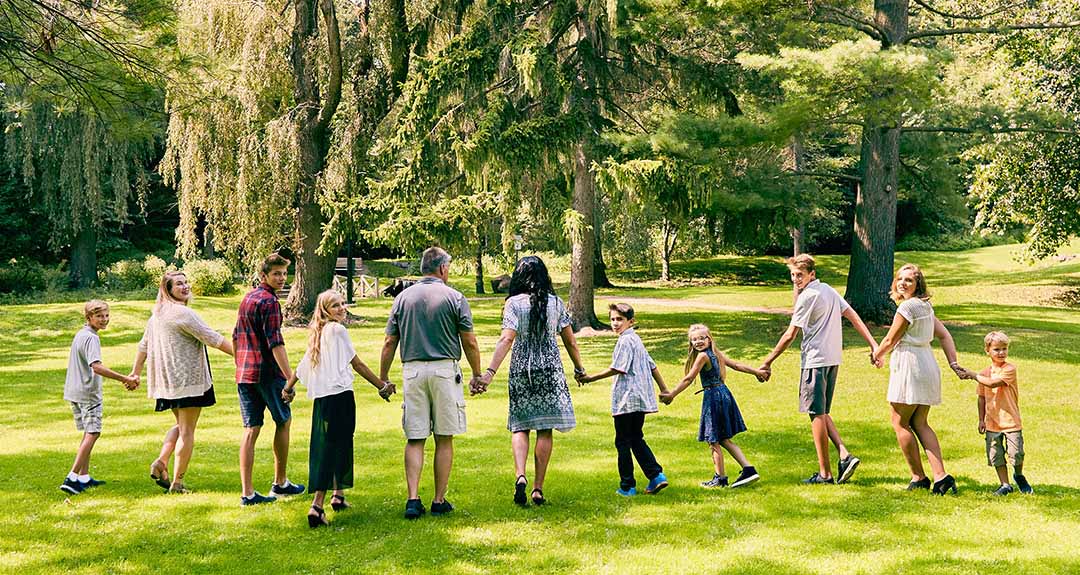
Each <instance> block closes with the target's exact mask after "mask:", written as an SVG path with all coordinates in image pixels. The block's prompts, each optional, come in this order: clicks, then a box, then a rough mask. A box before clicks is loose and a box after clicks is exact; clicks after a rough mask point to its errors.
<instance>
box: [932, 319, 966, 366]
mask: <svg viewBox="0 0 1080 575" xmlns="http://www.w3.org/2000/svg"><path fill="white" fill-rule="evenodd" d="M934 337H936V338H937V339H938V341H939V342H941V351H944V352H945V359H947V360H949V367H951V368H952V370H953V373H955V374H956V376H957V377H959V378H960V379H972V378H969V377H967V370H966V369H964V368H962V367H960V363H959V362H958V361H957V356H956V342H955V341H953V337H952V334H951V333H949V329H948V328H947V327H945V324H943V323H941V320H940V319H938V318H937V317H935V318H934Z"/></svg>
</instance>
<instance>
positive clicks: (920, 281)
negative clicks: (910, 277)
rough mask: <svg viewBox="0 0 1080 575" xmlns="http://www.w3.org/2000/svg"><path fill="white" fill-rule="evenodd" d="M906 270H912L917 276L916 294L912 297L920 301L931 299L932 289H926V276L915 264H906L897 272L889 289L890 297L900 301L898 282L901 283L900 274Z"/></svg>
mask: <svg viewBox="0 0 1080 575" xmlns="http://www.w3.org/2000/svg"><path fill="white" fill-rule="evenodd" d="M904 270H911V271H912V273H914V274H915V293H913V294H912V295H911V297H917V298H919V299H930V289H929V288H927V287H926V276H924V275H923V273H922V270H921V269H919V266H917V265H915V264H904V265H902V266H900V269H898V270H896V275H894V276H893V280H892V286H891V287H889V297H891V298H892V300H893V301H895V302H899V301H900V299H901V298H900V294H899V293H898V292H897V291H896V282H898V281H900V274H901V273H902V272H903V271H904Z"/></svg>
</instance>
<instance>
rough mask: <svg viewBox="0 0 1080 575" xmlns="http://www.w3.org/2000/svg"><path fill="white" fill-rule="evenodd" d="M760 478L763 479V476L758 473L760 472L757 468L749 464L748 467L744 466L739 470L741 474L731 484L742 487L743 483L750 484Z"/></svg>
mask: <svg viewBox="0 0 1080 575" xmlns="http://www.w3.org/2000/svg"><path fill="white" fill-rule="evenodd" d="M758 479H761V476H760V475H758V472H757V470H756V469H754V466H753V465H747V466H746V467H743V468H742V471H740V472H739V476H738V477H736V478H735V481H734V482H733V483H732V484H731V486H732V487H742V486H743V485H749V484H751V483H753V482H755V481H757V480H758Z"/></svg>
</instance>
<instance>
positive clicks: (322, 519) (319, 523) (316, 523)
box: [307, 504, 330, 529]
mask: <svg viewBox="0 0 1080 575" xmlns="http://www.w3.org/2000/svg"><path fill="white" fill-rule="evenodd" d="M311 511H314V512H315V514H314V515H312V514H311ZM311 511H308V516H307V524H308V527H310V528H312V529H315V528H316V527H323V526H326V525H330V522H329V521H327V520H326V511H324V510H323V508H322V507H319V506H318V505H314V504H312V506H311Z"/></svg>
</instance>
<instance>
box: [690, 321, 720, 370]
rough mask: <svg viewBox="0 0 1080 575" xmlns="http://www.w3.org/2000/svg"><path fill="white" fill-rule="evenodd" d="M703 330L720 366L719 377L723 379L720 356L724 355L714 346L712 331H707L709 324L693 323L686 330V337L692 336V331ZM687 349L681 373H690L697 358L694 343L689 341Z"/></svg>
mask: <svg viewBox="0 0 1080 575" xmlns="http://www.w3.org/2000/svg"><path fill="white" fill-rule="evenodd" d="M696 331H703V332H705V335H706V336H708V338H709V347H711V348H712V352H713V355H715V356H716V363H717V365H719V367H720V379H721V380H722V379H724V362H723V361H722V360H721V358H723V357H724V352H722V351H720V348H718V347H716V340H715V339H713V336H712V332H710V331H709V326H707V325H705V324H703V323H695V324H694V325H691V326H690V329H688V330H686V338H687V340H689V339H690V338H691V337H693V336H694V332H696ZM687 347H688V351H687V353H686V363H685V364H684V365H683V374H684V375H685V374H687V373H690V368H691V367H693V365H694V362H695V361H696V360H697V357H698V355H699V354H700V353H701V352H700V351H698V350H696V349H694V343H693V342H689V345H688V346H687Z"/></svg>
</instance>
